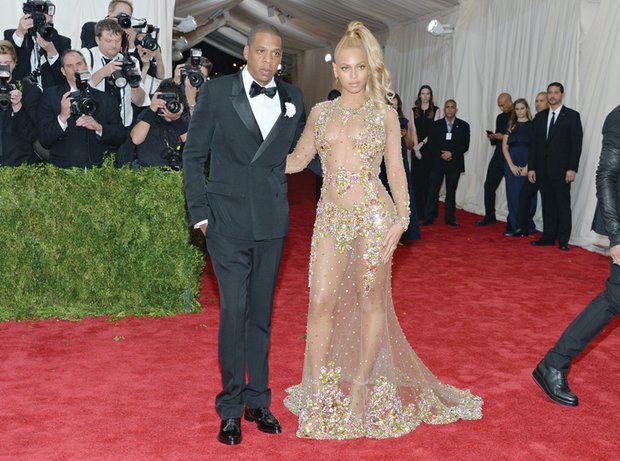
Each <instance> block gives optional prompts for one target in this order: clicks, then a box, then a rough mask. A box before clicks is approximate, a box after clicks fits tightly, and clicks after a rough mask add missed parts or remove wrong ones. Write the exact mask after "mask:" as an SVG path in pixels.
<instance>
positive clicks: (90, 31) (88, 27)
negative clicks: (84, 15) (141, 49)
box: [80, 0, 137, 52]
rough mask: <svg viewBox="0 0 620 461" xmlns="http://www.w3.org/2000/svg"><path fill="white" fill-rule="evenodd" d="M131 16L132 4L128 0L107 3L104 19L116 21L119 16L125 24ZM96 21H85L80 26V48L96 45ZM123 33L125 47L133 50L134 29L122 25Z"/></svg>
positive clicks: (115, 0)
mask: <svg viewBox="0 0 620 461" xmlns="http://www.w3.org/2000/svg"><path fill="white" fill-rule="evenodd" d="M132 16H133V5H132V3H131V2H130V1H129V0H113V1H111V2H110V3H109V5H108V15H107V16H106V17H105V18H104V19H113V20H114V21H116V22H118V21H119V18H120V19H121V21H123V22H124V23H125V25H126V21H127V20H129V21H131V17H132ZM96 25H97V23H96V22H92V21H91V22H87V23H85V24H84V25H83V26H82V32H81V33H80V40H81V41H82V48H94V47H96V46H97V41H96V39H95V37H96V36H97V34H96V33H95V26H96ZM122 29H123V32H124V34H126V36H127V47H128V49H129V51H130V52H131V51H133V50H134V49H135V47H136V45H135V40H136V32H137V31H136V29H133V28H132V27H131V25H130V27H122Z"/></svg>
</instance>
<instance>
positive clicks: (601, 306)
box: [544, 264, 620, 373]
mask: <svg viewBox="0 0 620 461" xmlns="http://www.w3.org/2000/svg"><path fill="white" fill-rule="evenodd" d="M619 313H620V267H618V266H617V265H615V264H612V265H611V269H610V271H609V278H608V279H607V282H606V283H605V291H603V292H602V293H600V294H599V295H598V296H597V297H596V298H594V299H593V300H592V301H591V302H590V304H588V305H587V306H586V308H585V309H584V310H583V311H581V313H580V314H579V315H578V316H577V317H576V318H575V319H574V320H573V321H572V322H571V324H570V325H569V326H568V327H567V328H566V330H564V333H562V336H560V339H558V342H557V343H556V344H555V346H553V347H552V348H551V349H550V350H549V352H547V355H546V356H545V359H544V360H545V363H546V364H547V365H549V366H552V367H553V368H556V369H558V370H561V371H563V372H564V373H566V372H568V368H569V366H570V363H571V360H572V359H573V358H575V357H577V356H578V355H579V354H580V353H581V352H582V351H583V350H584V349H585V348H586V347H587V346H588V344H589V343H590V341H592V340H593V339H594V338H596V336H598V334H599V333H600V332H601V331H602V330H603V329H604V328H605V326H607V324H608V323H609V322H610V321H611V320H612V319H613V318H614V317H615V316H616V315H618V314H619Z"/></svg>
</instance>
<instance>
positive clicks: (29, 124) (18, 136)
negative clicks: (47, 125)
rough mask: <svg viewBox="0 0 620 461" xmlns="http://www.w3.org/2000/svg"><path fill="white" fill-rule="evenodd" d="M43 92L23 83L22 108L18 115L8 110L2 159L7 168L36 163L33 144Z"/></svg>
mask: <svg viewBox="0 0 620 461" xmlns="http://www.w3.org/2000/svg"><path fill="white" fill-rule="evenodd" d="M40 99H41V90H39V87H38V86H36V85H33V84H31V83H29V82H28V81H25V80H24V81H22V108H21V109H20V111H19V112H17V113H16V114H14V113H13V110H12V109H11V110H8V111H7V112H6V113H5V116H4V123H3V124H2V125H3V126H2V139H1V140H0V141H1V142H2V158H1V159H0V163H1V164H2V165H5V166H17V165H21V164H22V163H35V162H36V161H37V156H36V154H35V153H34V150H33V148H32V143H34V142H35V141H36V139H37V133H38V131H37V109H38V106H39V100H40Z"/></svg>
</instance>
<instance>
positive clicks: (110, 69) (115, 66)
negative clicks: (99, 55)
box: [97, 60, 123, 78]
mask: <svg viewBox="0 0 620 461" xmlns="http://www.w3.org/2000/svg"><path fill="white" fill-rule="evenodd" d="M121 67H123V63H122V62H121V61H116V60H114V61H110V62H109V63H107V64H106V65H105V66H103V67H102V68H101V69H99V70H98V71H97V74H99V75H100V76H101V77H102V78H108V77H109V76H110V75H112V74H113V73H114V72H116V71H117V70H120V68H121Z"/></svg>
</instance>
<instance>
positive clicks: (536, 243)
mask: <svg viewBox="0 0 620 461" xmlns="http://www.w3.org/2000/svg"><path fill="white" fill-rule="evenodd" d="M530 245H532V246H535V247H550V246H553V245H555V242H550V241H548V240H542V239H540V240H534V241H532V242H530Z"/></svg>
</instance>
